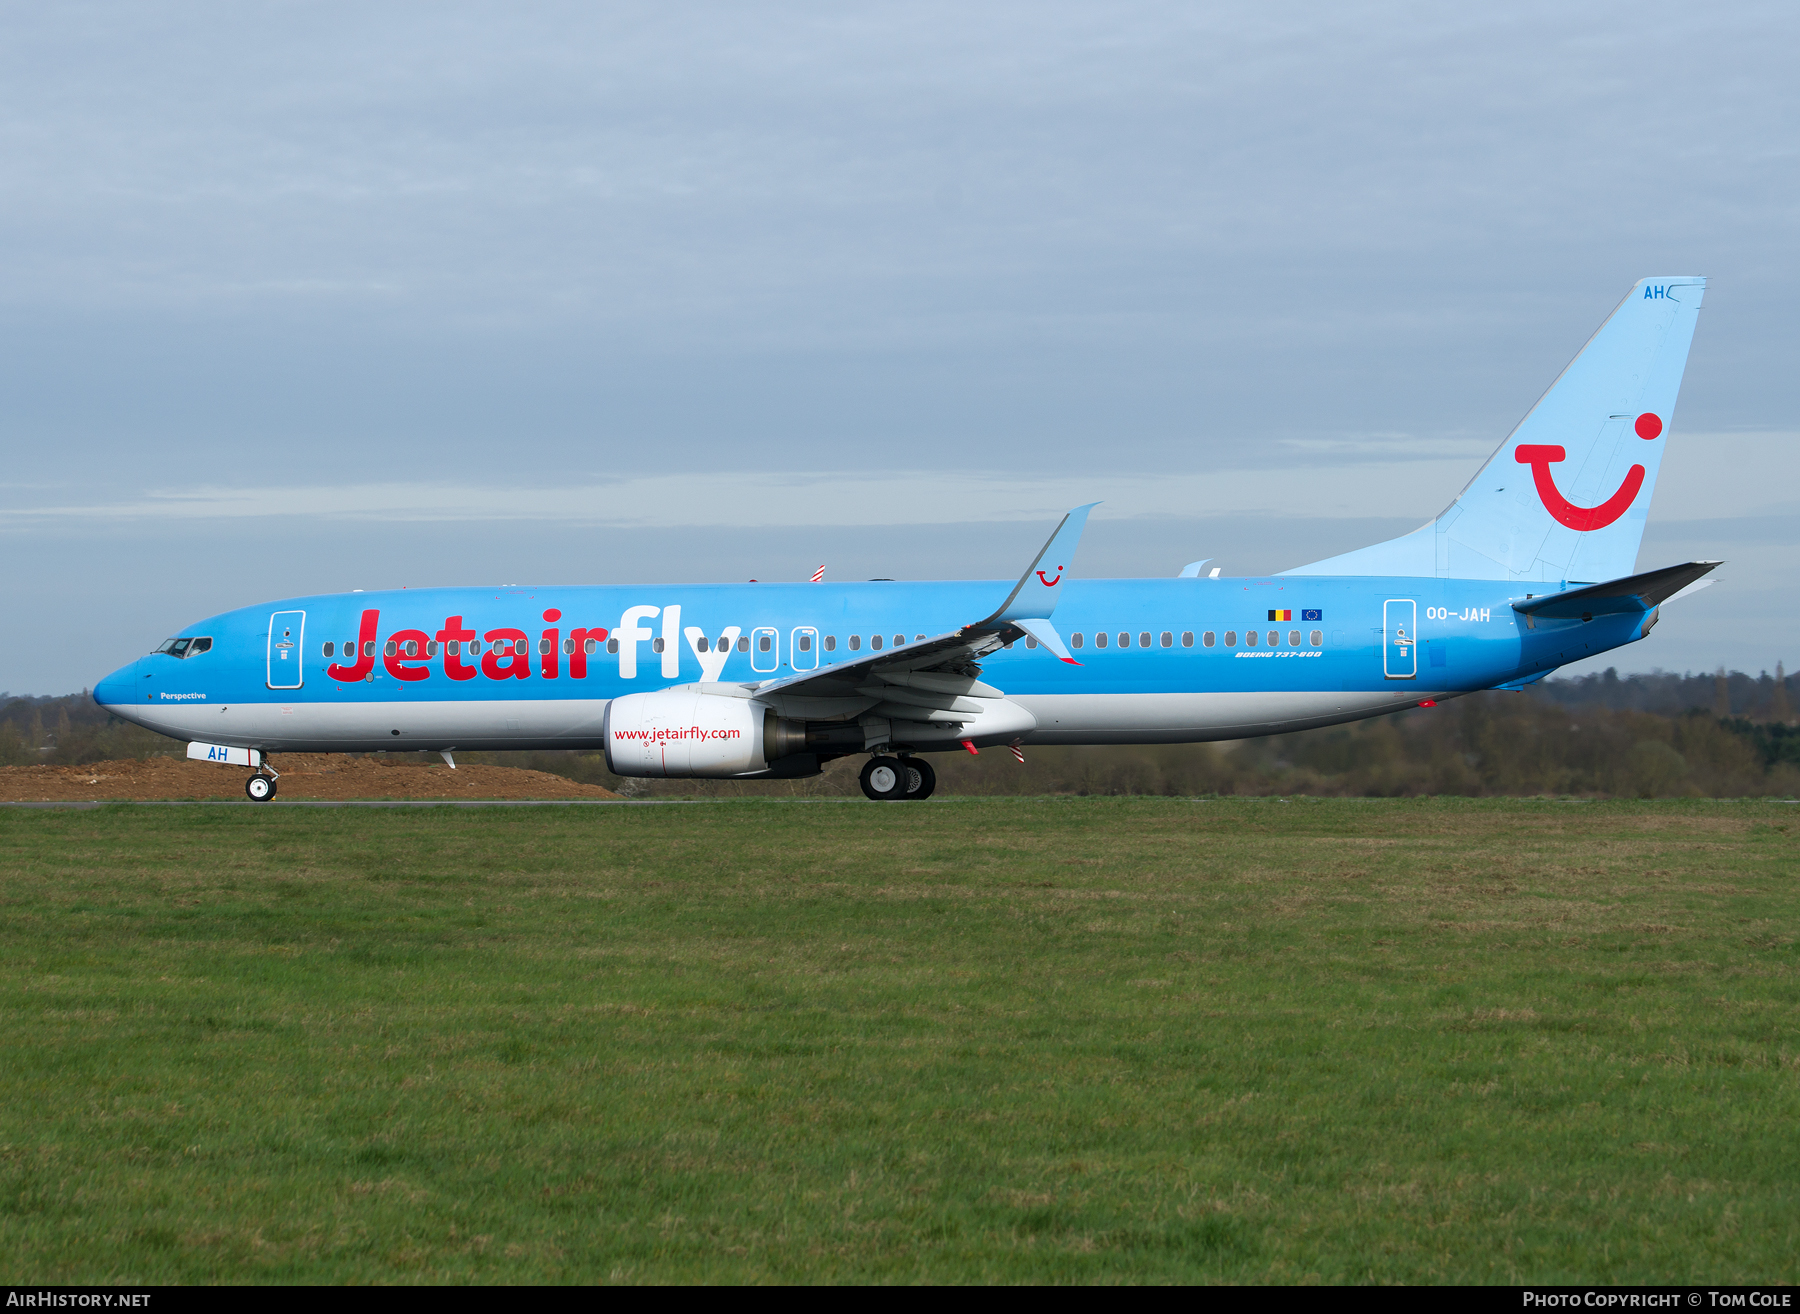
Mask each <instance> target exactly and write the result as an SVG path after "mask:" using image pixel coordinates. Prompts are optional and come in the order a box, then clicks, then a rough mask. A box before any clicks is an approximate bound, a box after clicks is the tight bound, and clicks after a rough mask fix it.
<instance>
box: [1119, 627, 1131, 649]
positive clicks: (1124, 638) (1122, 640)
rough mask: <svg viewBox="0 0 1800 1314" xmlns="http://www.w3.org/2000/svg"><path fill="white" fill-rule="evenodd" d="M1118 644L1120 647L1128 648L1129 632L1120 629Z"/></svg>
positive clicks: (1129, 643)
mask: <svg viewBox="0 0 1800 1314" xmlns="http://www.w3.org/2000/svg"><path fill="white" fill-rule="evenodd" d="M1119 646H1120V647H1121V648H1129V647H1130V646H1131V636H1130V635H1129V634H1126V633H1124V632H1123V631H1120V633H1119Z"/></svg>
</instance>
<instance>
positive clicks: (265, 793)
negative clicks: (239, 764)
mask: <svg viewBox="0 0 1800 1314" xmlns="http://www.w3.org/2000/svg"><path fill="white" fill-rule="evenodd" d="M244 792H245V793H246V794H248V795H249V796H250V797H251V798H252V799H253V800H254V801H255V802H258V803H267V802H268V801H269V800H270V799H272V798H274V797H275V782H274V781H273V780H270V779H269V778H268V777H267V776H251V777H250V779H248V780H246V781H245V782H244Z"/></svg>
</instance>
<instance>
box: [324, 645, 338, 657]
mask: <svg viewBox="0 0 1800 1314" xmlns="http://www.w3.org/2000/svg"><path fill="white" fill-rule="evenodd" d="M323 652H324V654H325V655H326V656H327V657H335V656H337V644H335V643H327V644H326V645H325V647H324V649H323Z"/></svg>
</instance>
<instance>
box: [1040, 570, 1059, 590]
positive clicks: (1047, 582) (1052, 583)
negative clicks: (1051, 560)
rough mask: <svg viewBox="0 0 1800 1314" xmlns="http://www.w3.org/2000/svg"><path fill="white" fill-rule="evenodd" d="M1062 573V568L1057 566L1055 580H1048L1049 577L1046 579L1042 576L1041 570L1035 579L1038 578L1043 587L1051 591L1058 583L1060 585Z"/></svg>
mask: <svg viewBox="0 0 1800 1314" xmlns="http://www.w3.org/2000/svg"><path fill="white" fill-rule="evenodd" d="M1062 573H1063V568H1062V567H1061V566H1058V567H1057V568H1056V578H1055V579H1050V578H1049V577H1048V576H1046V575H1045V574H1044V572H1043V571H1041V570H1040V571H1038V573H1037V577H1038V578H1039V579H1040V580H1042V581H1043V584H1044V587H1045V588H1047V589H1053V588H1055V587H1056V586H1057V585H1058V584H1060V583H1062Z"/></svg>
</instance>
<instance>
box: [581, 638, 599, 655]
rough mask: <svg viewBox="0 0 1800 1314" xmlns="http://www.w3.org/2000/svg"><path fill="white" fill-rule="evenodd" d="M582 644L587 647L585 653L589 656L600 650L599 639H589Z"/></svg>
mask: <svg viewBox="0 0 1800 1314" xmlns="http://www.w3.org/2000/svg"><path fill="white" fill-rule="evenodd" d="M582 646H583V647H584V648H586V649H587V655H588V656H590V657H592V656H593V655H594V654H595V653H597V652H599V651H600V641H599V640H598V639H589V640H588V641H587V642H586V643H585V644H583V645H582Z"/></svg>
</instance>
